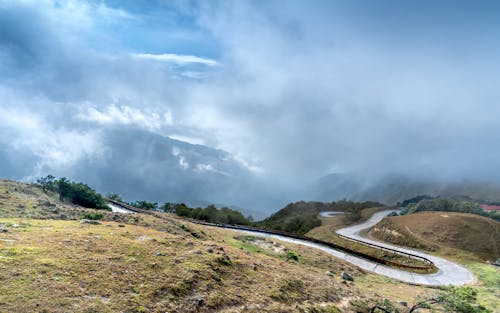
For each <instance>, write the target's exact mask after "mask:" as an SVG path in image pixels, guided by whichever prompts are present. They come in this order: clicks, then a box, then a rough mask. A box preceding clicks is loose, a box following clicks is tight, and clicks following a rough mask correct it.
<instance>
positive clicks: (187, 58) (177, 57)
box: [132, 53, 219, 66]
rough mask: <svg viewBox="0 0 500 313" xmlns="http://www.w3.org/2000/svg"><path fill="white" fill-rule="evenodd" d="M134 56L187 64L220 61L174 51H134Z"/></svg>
mask: <svg viewBox="0 0 500 313" xmlns="http://www.w3.org/2000/svg"><path fill="white" fill-rule="evenodd" d="M132 56H133V57H135V58H138V59H146V60H154V61H160V62H167V63H174V64H178V65H187V64H192V63H196V64H204V65H208V66H215V65H218V64H219V63H218V62H217V61H215V60H212V59H208V58H202V57H198V56H195V55H185V54H173V53H164V54H150V53H133V54H132Z"/></svg>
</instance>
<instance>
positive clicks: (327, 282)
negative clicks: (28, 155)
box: [0, 180, 500, 313]
mask: <svg viewBox="0 0 500 313" xmlns="http://www.w3.org/2000/svg"><path fill="white" fill-rule="evenodd" d="M368 210H371V209H368ZM365 211H366V210H364V211H363V215H364V213H365ZM87 213H100V214H102V215H103V217H102V219H101V222H100V223H99V224H95V225H94V224H88V223H80V222H79V221H71V220H79V219H81V217H82V215H84V214H87ZM61 219H66V220H61ZM0 228H3V229H4V230H5V231H3V232H0V269H1V271H0V280H1V281H2V283H1V284H0V311H1V312H13V313H16V312H77V313H83V312H149V313H153V312H187V313H189V312H193V313H194V312H239V311H245V312H249V313H257V312H263V313H266V312H267V313H277V312H290V313H296V312H297V313H298V312H315V313H327V312H330V313H332V312H369V310H370V308H371V307H373V305H374V304H376V303H382V302H384V301H381V300H382V299H387V301H385V302H388V303H392V304H393V307H394V308H395V309H398V310H399V311H400V312H405V309H407V308H404V307H403V306H402V305H400V303H402V302H406V303H409V304H410V305H412V304H413V303H416V302H418V301H419V300H418V299H430V298H433V297H435V295H436V293H437V292H436V290H435V289H432V288H427V287H423V286H410V285H407V284H404V283H400V282H397V281H395V280H392V279H388V278H386V277H383V276H380V275H375V274H371V273H367V272H365V271H361V270H359V269H358V268H357V267H355V266H352V265H351V264H349V263H347V262H345V261H343V260H340V259H337V258H335V257H333V256H331V255H328V254H326V253H323V252H321V251H318V250H315V249H311V248H309V247H305V246H300V245H294V244H291V243H285V242H280V241H275V240H272V239H263V238H261V237H258V236H251V237H249V236H243V237H244V238H243V239H242V240H238V239H237V237H238V236H237V235H236V234H235V233H234V232H233V231H230V230H224V229H219V228H214V227H212V228H210V227H204V226H201V225H195V224H192V223H189V222H186V221H182V220H179V219H177V218H175V217H172V215H170V214H163V213H162V212H155V214H141V213H138V214H120V213H113V212H109V211H96V210H94V209H90V208H84V207H81V206H75V205H73V204H71V203H68V202H65V201H64V202H63V201H60V200H59V197H58V195H57V194H56V193H54V192H51V191H48V192H45V191H43V190H42V189H41V188H39V187H37V186H35V185H33V184H23V183H17V182H12V181H5V180H0ZM193 234H197V235H193ZM289 252H291V253H289ZM295 256H297V257H298V261H295V260H294V259H295ZM287 257H288V260H287ZM476 265H477V266H478V267H479V266H480V268H481V272H477V271H476V273H483V274H481V275H478V278H479V280H480V281H481V285H478V289H477V290H478V294H477V298H478V300H479V302H480V303H481V304H483V305H484V306H487V307H492V308H493V309H494V310H498V309H499V308H498V307H497V306H495V305H498V304H497V303H498V301H497V300H498V299H497V295H498V290H499V289H498V288H499V287H498V286H499V285H498V277H500V276H499V271H498V269H497V268H495V267H493V266H491V265H488V264H485V263H484V262H483V263H476ZM342 271H345V272H347V273H349V274H350V275H352V276H354V277H355V283H353V284H349V285H346V284H343V283H342V278H341V275H340V273H341V272H342ZM249 286H251V288H249ZM487 290H490V291H488V292H489V294H488V298H487V299H485V298H484V294H485V292H487ZM481 299H483V300H481ZM472 302H473V301H472V300H471V303H472ZM473 305H474V306H476V305H475V304H473ZM436 308H438V307H437V306H436ZM447 311H452V310H451V309H449V310H447ZM377 312H378V311H377ZM417 312H420V311H417ZM485 312H487V311H485Z"/></svg>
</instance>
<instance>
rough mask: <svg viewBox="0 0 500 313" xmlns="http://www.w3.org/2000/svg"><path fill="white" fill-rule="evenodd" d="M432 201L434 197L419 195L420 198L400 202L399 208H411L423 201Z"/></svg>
mask: <svg viewBox="0 0 500 313" xmlns="http://www.w3.org/2000/svg"><path fill="white" fill-rule="evenodd" d="M431 199H434V197H431V196H428V195H418V196H415V197H413V198H410V199H406V200H404V201H401V202H398V203H397V206H398V207H400V208H405V207H407V206H409V205H410V204H413V203H419V202H420V201H422V200H431Z"/></svg>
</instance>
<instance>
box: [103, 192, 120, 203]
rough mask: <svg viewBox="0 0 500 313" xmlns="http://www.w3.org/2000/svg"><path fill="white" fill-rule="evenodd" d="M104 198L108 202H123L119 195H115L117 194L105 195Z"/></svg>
mask: <svg viewBox="0 0 500 313" xmlns="http://www.w3.org/2000/svg"><path fill="white" fill-rule="evenodd" d="M106 198H108V199H110V200H115V201H120V202H124V201H123V199H122V197H121V196H120V195H119V194H117V193H108V194H107V195H106Z"/></svg>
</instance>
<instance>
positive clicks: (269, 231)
mask: <svg viewBox="0 0 500 313" xmlns="http://www.w3.org/2000/svg"><path fill="white" fill-rule="evenodd" d="M107 200H108V201H109V202H111V203H113V204H115V205H118V206H121V207H123V208H125V209H127V210H130V211H133V212H136V213H144V214H150V215H155V216H158V214H157V213H158V212H155V211H148V210H144V209H139V208H136V207H134V206H131V205H129V204H126V203H123V202H120V201H116V200H111V199H107ZM184 220H186V221H188V222H191V223H194V224H199V225H204V226H212V227H220V228H227V229H235V230H244V231H245V230H246V231H252V232H259V233H265V234H272V235H280V236H286V237H290V238H294V239H299V240H303V241H308V242H312V243H315V244H320V245H323V246H326V247H329V248H333V249H335V250H340V251H343V252H346V253H348V254H351V255H355V256H358V257H361V258H363V259H367V260H370V261H374V262H377V263H380V264H385V265H389V266H395V267H399V268H408V269H413V270H424V271H428V270H431V269H433V268H435V266H434V263H433V262H432V261H431V260H429V259H427V258H425V257H421V256H418V255H415V254H412V253H407V252H403V251H399V250H395V249H391V248H387V247H383V246H380V245H377V244H372V243H367V242H364V241H361V240H358V239H354V238H349V237H346V236H344V235H340V234H336V235H338V236H339V237H341V238H342V239H345V240H350V241H353V242H356V243H359V244H362V245H365V246H370V247H372V248H376V249H379V250H384V251H388V252H391V253H394V254H398V255H401V256H405V257H407V258H409V259H415V260H420V261H422V262H423V263H424V264H425V265H415V264H405V263H400V262H396V261H393V260H389V259H384V258H380V257H377V256H374V255H369V254H366V253H363V252H360V251H357V250H354V249H351V248H348V247H344V246H340V245H338V244H335V243H333V242H328V241H323V240H319V239H316V238H311V237H306V236H302V235H298V234H294V233H289V232H285V231H279V230H273V229H263V228H258V227H253V226H243V225H234V224H215V223H209V222H204V221H200V220H195V219H190V218H184Z"/></svg>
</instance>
